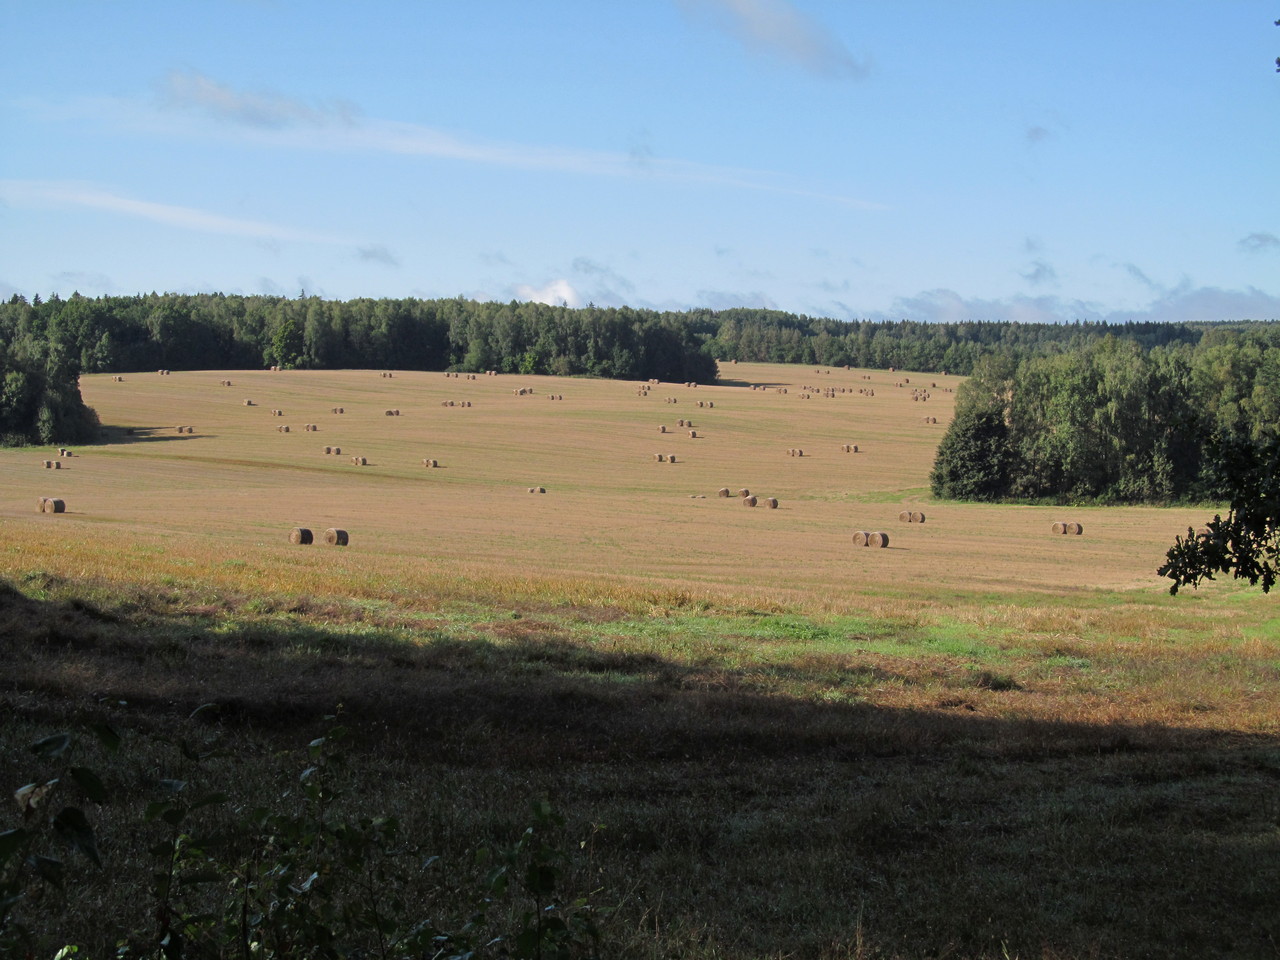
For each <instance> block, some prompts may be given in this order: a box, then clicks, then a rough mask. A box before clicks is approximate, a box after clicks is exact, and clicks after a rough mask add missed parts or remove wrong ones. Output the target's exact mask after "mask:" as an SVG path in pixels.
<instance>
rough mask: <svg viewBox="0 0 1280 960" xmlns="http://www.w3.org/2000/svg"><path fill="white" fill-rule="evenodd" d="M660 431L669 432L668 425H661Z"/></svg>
mask: <svg viewBox="0 0 1280 960" xmlns="http://www.w3.org/2000/svg"><path fill="white" fill-rule="evenodd" d="M658 432H659V433H666V432H667V428H666V425H665V424H664V425H663V426H661V427H659V428H658Z"/></svg>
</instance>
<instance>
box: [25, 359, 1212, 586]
mask: <svg viewBox="0 0 1280 960" xmlns="http://www.w3.org/2000/svg"><path fill="white" fill-rule="evenodd" d="M721 374H722V383H721V385H718V386H705V385H704V386H698V387H689V386H686V385H684V384H665V383H664V384H657V385H653V386H651V388H650V389H649V391H648V394H647V395H646V396H641V395H639V385H638V384H636V383H632V382H618V381H606V380H579V379H560V378H548V377H533V376H517V375H502V376H497V377H487V376H483V375H481V376H479V377H477V379H475V380H468V379H466V376H465V375H461V376H459V377H446V376H445V375H444V374H443V373H416V372H399V371H397V372H395V374H394V376H392V377H385V376H382V375H381V372H380V371H370V370H353V371H337V372H328V371H317V372H312V371H285V372H274V373H273V372H267V371H248V372H246V371H216V370H209V371H196V372H178V371H175V372H173V373H172V374H170V375H168V376H158V375H157V374H155V373H154V372H151V373H133V374H126V375H125V377H124V379H123V381H122V382H115V381H113V379H112V378H111V377H110V376H107V375H96V376H86V377H84V378H83V380H82V391H83V394H84V397H85V400H86V401H87V402H88V403H89V404H90V405H91V406H93V407H94V408H95V409H96V410H97V411H98V414H99V416H100V418H101V420H102V423H103V424H104V427H105V428H106V431H105V433H106V437H105V441H104V442H103V443H100V444H98V445H94V446H88V447H83V448H78V449H75V450H74V451H73V452H74V456H72V457H70V458H68V459H64V460H63V461H62V468H61V469H60V470H57V471H50V470H48V469H44V468H43V467H42V461H44V460H46V459H49V458H51V457H52V458H57V456H58V452H57V450H56V449H50V448H26V449H17V450H4V451H0V471H2V473H3V476H4V483H3V485H2V488H0V489H2V492H0V517H3V519H4V523H5V526H6V527H7V528H9V529H10V530H11V531H12V533H11V534H10V535H9V536H7V537H5V538H4V539H5V541H6V545H5V547H4V548H3V549H4V550H5V551H6V552H8V553H9V554H10V555H11V559H10V560H8V561H6V566H14V567H17V568H18V569H22V567H23V565H24V563H25V564H27V565H28V566H30V565H32V564H36V563H37V562H38V560H39V557H38V555H37V554H38V552H39V550H40V549H44V550H59V549H63V548H65V549H72V548H73V547H74V545H75V544H76V543H86V542H89V541H97V542H98V543H100V544H109V545H110V552H111V553H112V554H113V556H114V558H115V559H114V562H116V563H120V561H121V560H122V559H123V558H125V557H128V556H129V555H130V554H131V553H133V554H136V555H138V556H141V557H146V556H148V555H153V556H158V555H164V556H167V557H184V556H186V557H191V558H201V557H205V558H209V559H212V560H215V561H216V560H218V559H222V560H224V561H227V562H231V561H232V560H233V559H234V560H235V561H237V562H250V563H252V564H254V565H256V566H260V567H261V568H262V569H263V571H264V575H265V576H268V577H269V576H270V575H271V573H270V571H271V569H272V568H273V566H274V565H276V564H283V565H285V566H288V565H292V564H312V563H315V564H323V565H325V566H326V567H328V568H331V569H332V570H333V572H335V573H340V572H341V571H342V570H343V569H344V568H347V569H351V570H353V571H354V570H357V569H358V570H361V571H365V572H368V571H370V570H386V571H387V572H388V574H389V575H390V574H393V573H395V574H397V575H403V574H404V573H405V572H406V566H405V565H406V564H411V565H417V566H415V567H410V568H408V569H410V570H412V569H420V570H422V571H423V572H426V573H433V572H439V571H441V570H455V571H465V572H467V573H470V574H484V575H491V576H499V577H504V576H505V577H512V576H515V577H520V576H541V577H550V578H556V579H565V578H580V579H586V580H592V579H595V578H600V577H608V578H609V579H611V580H613V581H616V582H622V583H627V584H631V585H634V586H637V587H646V586H649V585H654V586H661V587H664V588H671V587H677V588H680V589H684V590H688V591H691V592H693V593H695V594H696V593H698V592H711V593H717V592H729V593H735V594H736V593H749V594H752V595H760V596H768V597H776V598H777V599H779V600H783V601H801V600H804V601H807V602H811V603H814V604H816V605H818V606H822V605H828V606H835V607H839V606H842V605H843V603H844V602H845V601H849V600H852V598H854V597H856V596H857V595H860V594H866V593H873V594H876V595H879V596H885V595H892V596H897V597H901V598H903V599H906V600H910V599H911V598H912V597H917V596H919V597H924V596H931V597H937V596H940V595H941V596H946V595H952V594H961V593H972V592H977V593H979V594H986V593H1002V592H1008V591H1028V590H1029V591H1032V592H1036V593H1040V592H1044V593H1047V594H1064V595H1070V594H1073V593H1077V592H1079V591H1087V590H1090V589H1093V588H1104V589H1109V590H1122V591H1134V592H1135V593H1136V594H1138V595H1148V596H1156V595H1159V594H1161V593H1163V592H1164V591H1165V589H1166V585H1165V584H1164V583H1162V582H1161V581H1160V579H1159V578H1158V577H1156V576H1155V573H1154V570H1155V568H1156V566H1157V565H1158V564H1159V563H1160V561H1161V559H1162V558H1163V555H1164V551H1165V550H1166V549H1167V548H1168V546H1169V544H1170V543H1171V542H1172V540H1173V537H1174V536H1175V535H1176V534H1178V533H1180V532H1185V531H1186V529H1187V527H1188V526H1192V525H1198V524H1200V523H1202V522H1203V521H1204V520H1205V519H1207V517H1206V516H1205V511H1203V510H1189V509H1159V508H1096V507H1095V508H1085V509H1076V508H1060V507H1020V506H985V505H982V506H980V505H955V504H949V503H937V504H935V503H933V502H932V501H931V499H930V497H929V492H928V474H929V469H930V467H931V464H932V461H933V455H934V451H935V449H936V446H937V443H938V441H939V439H940V438H941V437H942V435H943V433H944V431H945V430H946V426H947V424H948V422H949V421H950V419H951V415H952V411H953V404H954V399H955V395H954V393H953V392H950V391H951V390H953V389H954V388H955V387H956V386H957V385H958V384H959V382H960V378H957V377H942V376H938V375H936V374H913V373H910V372H907V373H901V372H899V373H889V372H886V371H862V370H851V371H846V370H843V369H828V368H813V367H797V366H781V365H766V364H734V365H729V364H724V365H722V368H721ZM228 379H229V380H230V381H231V383H232V386H230V387H228V386H223V385H222V384H221V381H223V380H228ZM899 384H901V385H900V386H899ZM933 384H936V386H932V385H933ZM752 385H756V386H758V387H759V389H752ZM807 387H812V388H817V389H816V391H815V390H813V389H806V388H807ZM521 388H526V389H527V390H529V391H530V392H529V393H528V394H526V395H525V396H518V395H517V392H518V391H519V390H520V389H521ZM913 389H923V390H927V391H928V392H929V395H930V398H929V399H928V400H913V399H912V391H913ZM783 390H785V393H784V392H782V391H783ZM824 390H834V391H842V390H843V391H844V392H837V393H836V394H835V396H834V397H827V396H824V395H823V393H822V391H824ZM859 390H873V391H874V396H868V395H865V394H863V393H859ZM549 395H562V396H563V399H550V398H549ZM668 398H672V399H674V401H675V402H668ZM245 399H250V400H252V401H253V405H252V406H246V405H245V404H244V400H245ZM449 401H453V402H454V404H455V405H454V406H445V405H444V404H446V403H447V402H449ZM699 401H701V402H702V403H703V404H704V405H703V406H702V407H699V406H698V402H699ZM467 402H469V403H470V404H471V406H465V405H464V404H465V403H467ZM334 407H342V408H343V409H344V411H345V412H344V413H342V414H335V413H333V412H332V409H333V408H334ZM277 409H279V410H282V411H283V414H284V415H283V416H274V415H273V413H272V411H273V410H277ZM389 409H398V410H399V415H398V416H388V415H387V414H386V411H387V410H389ZM926 418H936V420H937V422H936V424H935V423H926V422H925V420H926ZM680 420H686V421H692V424H693V426H692V429H693V430H695V431H696V434H697V436H696V437H691V436H690V435H689V431H690V429H691V428H689V427H687V426H685V427H681V426H679V425H678V424H679V421H680ZM306 424H315V425H316V427H317V429H316V430H315V431H314V432H312V431H308V430H306V429H304V426H305V425H306ZM178 425H190V426H192V427H194V432H192V433H182V434H179V433H178V432H177V430H176V427H177V426H178ZM281 425H288V426H289V427H290V430H289V432H288V433H282V432H280V430H279V429H278V428H279V427H280V426H281ZM660 426H665V427H666V433H660V432H659V427H660ZM126 430H132V434H126ZM845 444H856V445H857V447H858V452H857V453H846V452H844V451H843V449H842V447H843V445H845ZM326 446H328V447H338V448H340V449H341V451H342V452H341V454H340V455H333V454H326V453H325V452H324V449H325V447H326ZM797 449H798V450H803V456H795V455H790V454H789V451H791V450H797ZM655 454H663V455H664V456H667V457H670V456H671V455H674V456H675V463H671V462H658V461H657V460H655ZM353 455H354V456H361V457H364V458H366V460H367V461H368V463H367V465H366V466H353V465H352V464H351V460H350V458H351V456H353ZM423 458H433V459H435V460H437V461H438V462H439V467H438V468H436V469H430V468H426V467H424V466H423V464H422V461H423ZM530 487H545V488H546V491H547V492H546V493H545V494H536V493H535V494H530V493H529V488H530ZM721 487H729V488H730V489H731V490H732V491H733V493H734V496H732V497H730V498H729V499H722V498H719V497H717V496H716V492H717V490H718V489H720V488H721ZM741 487H747V488H749V489H750V490H751V492H752V493H754V494H756V495H758V496H759V497H760V505H759V506H757V507H756V508H754V509H749V508H745V507H744V506H743V505H742V504H741V503H740V502H739V500H738V498H737V495H736V494H737V491H738V490H739V488H741ZM40 496H58V497H61V498H63V499H64V500H65V501H66V503H67V511H68V512H67V513H66V514H63V515H59V516H50V515H41V514H38V513H37V512H36V509H35V503H36V500H37V498H38V497H40ZM765 497H776V498H778V500H779V502H780V506H779V507H778V509H776V510H772V509H766V508H765V506H764V502H763V501H764V498H765ZM903 510H915V511H923V512H924V513H925V516H926V522H925V523H923V524H917V523H911V524H907V523H902V522H900V521H899V519H898V516H899V513H900V511H903ZM1059 520H1062V521H1067V520H1075V521H1078V522H1080V523H1082V524H1083V526H1084V531H1085V532H1084V535H1083V536H1079V537H1067V536H1054V535H1053V534H1052V532H1051V526H1052V524H1053V523H1054V522H1055V521H1059ZM295 526H306V527H310V528H311V529H313V530H314V531H316V533H317V534H320V533H322V532H323V531H324V530H325V529H326V528H328V527H342V528H344V529H346V530H348V531H349V532H350V534H351V545H350V546H349V547H348V548H346V549H345V550H344V551H338V550H335V549H333V548H327V547H325V546H324V545H323V544H322V543H319V542H318V543H317V544H315V545H312V546H309V547H297V546H291V545H290V544H289V543H288V534H289V531H290V529H291V528H293V527H295ZM858 530H866V531H884V532H886V533H888V534H889V540H890V545H889V547H888V548H887V549H869V548H860V547H855V546H854V545H853V541H852V536H853V533H854V532H855V531H858ZM317 540H319V537H317ZM37 544H38V545H39V548H37V546H36V545H37ZM24 545H25V546H24ZM24 549H25V550H28V551H36V554H32V555H31V556H28V557H25V558H24V557H23V551H24ZM14 554H16V556H15V555H14ZM338 554H340V555H338ZM855 605H856V603H855Z"/></svg>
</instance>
